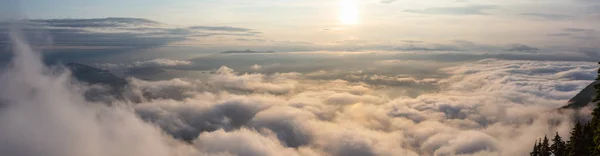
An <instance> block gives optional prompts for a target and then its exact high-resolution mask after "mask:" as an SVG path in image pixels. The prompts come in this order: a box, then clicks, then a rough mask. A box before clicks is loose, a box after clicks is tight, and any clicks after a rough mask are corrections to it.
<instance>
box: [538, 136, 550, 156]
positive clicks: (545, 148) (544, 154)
mask: <svg viewBox="0 0 600 156" xmlns="http://www.w3.org/2000/svg"><path fill="white" fill-rule="evenodd" d="M540 148H541V149H540V156H550V155H552V151H551V150H550V143H549V142H548V137H546V136H544V141H543V142H542V145H541V147H540Z"/></svg>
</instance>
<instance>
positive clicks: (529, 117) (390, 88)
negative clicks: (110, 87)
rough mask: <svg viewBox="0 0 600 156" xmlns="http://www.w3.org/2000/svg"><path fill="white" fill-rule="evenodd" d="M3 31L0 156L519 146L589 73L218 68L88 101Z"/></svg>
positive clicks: (546, 126)
mask: <svg viewBox="0 0 600 156" xmlns="http://www.w3.org/2000/svg"><path fill="white" fill-rule="evenodd" d="M10 35H11V39H12V40H11V41H12V43H13V45H12V50H13V52H14V57H13V58H12V61H11V63H10V65H8V66H7V67H6V68H5V69H3V70H2V73H1V74H0V86H2V87H3V89H1V90H0V153H3V154H2V155H14V156H17V155H18V156H40V155H45V156H82V155H87V156H108V155H110V156H154V155H155V156H165V155H178V156H196V155H214V156H235V155H239V156H279V155H290V156H291V155H298V156H305V155H307V156H312V155H314V156H317V155H332V156H370V155H373V156H375V155H382V156H396V155H403V156H410V155H437V156H446V155H507V156H508V155H526V154H528V152H529V151H530V149H531V148H532V147H533V142H534V141H535V140H536V139H537V138H539V137H542V136H543V135H554V134H555V132H558V133H559V134H560V135H562V136H568V134H569V131H570V128H571V126H572V125H573V123H572V121H573V118H572V117H573V115H574V114H576V113H582V114H587V113H589V112H590V110H589V108H584V109H583V110H581V111H580V112H573V111H562V112H558V111H555V109H556V108H558V107H561V106H564V105H565V104H566V101H567V100H568V99H570V98H571V97H573V96H574V95H575V94H576V93H578V92H579V91H580V90H581V89H582V88H584V87H585V86H586V85H587V84H589V83H590V82H591V81H592V80H593V79H594V78H595V72H596V69H597V64H596V63H591V62H577V61H571V62H562V61H528V60H502V59H482V60H478V61H463V62H455V63H442V62H440V64H443V66H440V65H435V62H434V63H432V62H431V61H429V62H427V61H422V60H421V61H419V60H409V61H407V60H396V59H382V60H374V61H373V60H369V61H368V62H372V63H373V66H371V67H373V68H367V69H365V70H356V71H354V70H347V71H346V70H343V71H340V70H336V68H335V66H334V67H331V65H327V68H322V69H317V70H315V69H311V70H308V69H307V70H306V71H298V72H294V71H289V70H293V69H294V68H293V67H295V66H292V67H289V68H286V69H285V70H281V69H279V70H276V71H275V70H270V71H269V69H274V68H277V66H280V65H279V64H262V65H259V64H256V65H252V66H248V67H247V68H246V69H247V70H248V71H244V72H237V71H236V70H234V69H232V68H230V67H227V66H222V67H220V68H218V69H215V70H214V71H213V72H211V73H208V77H207V78H205V79H193V78H172V79H166V80H156V81H149V80H142V79H137V78H129V79H128V81H129V83H130V86H129V87H128V89H127V91H126V92H125V93H124V97H125V98H124V99H120V100H116V99H113V100H111V101H110V102H99V101H96V102H92V101H88V100H86V99H85V98H84V96H83V95H82V93H83V92H84V91H85V90H87V89H89V88H90V86H88V85H87V84H85V83H80V82H76V81H75V80H74V79H73V78H72V77H71V76H70V73H69V72H68V71H66V70H64V69H62V68H60V67H54V66H53V67H48V66H46V65H44V64H43V63H42V61H41V58H40V55H39V53H38V52H36V51H34V50H32V48H31V47H30V46H29V45H28V44H27V43H26V42H25V40H24V39H22V38H21V36H22V35H20V34H19V33H18V32H11V34H10ZM426 62H427V63H426ZM192 64H198V62H190V61H178V60H166V59H157V60H149V61H140V62H134V63H132V64H123V65H112V66H106V67H110V68H134V67H142V66H149V67H166V66H180V65H185V66H188V65H192ZM360 66H364V64H360ZM409 66H418V67H422V66H433V67H431V68H428V69H434V70H435V72H436V74H435V75H434V74H432V75H431V76H427V75H428V74H421V75H415V74H412V75H411V74H408V75H402V74H399V73H390V72H385V71H387V70H394V71H403V72H405V73H410V72H413V73H419V71H418V70H416V69H419V68H418V67H413V68H411V69H409V68H408V67H409ZM402 67H406V68H402ZM261 71H262V72H261ZM267 71H268V72H267ZM374 71H381V72H374ZM423 72H431V71H423ZM423 88H426V89H423ZM411 90H419V91H418V92H411ZM131 99H136V100H131Z"/></svg>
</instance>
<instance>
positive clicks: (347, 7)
mask: <svg viewBox="0 0 600 156" xmlns="http://www.w3.org/2000/svg"><path fill="white" fill-rule="evenodd" d="M339 1H340V15H339V16H340V17H339V18H340V21H341V22H342V23H343V24H348V25H350V24H357V23H358V3H357V2H356V0H339Z"/></svg>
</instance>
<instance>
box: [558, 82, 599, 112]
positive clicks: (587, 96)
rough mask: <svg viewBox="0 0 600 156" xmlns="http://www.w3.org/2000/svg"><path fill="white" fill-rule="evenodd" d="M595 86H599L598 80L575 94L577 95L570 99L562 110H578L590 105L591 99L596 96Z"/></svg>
mask: <svg viewBox="0 0 600 156" xmlns="http://www.w3.org/2000/svg"><path fill="white" fill-rule="evenodd" d="M597 84H600V80H596V81H594V82H592V83H590V84H589V85H588V86H587V87H585V88H584V89H583V90H581V91H580V92H579V93H577V95H575V96H574V97H573V98H571V100H569V102H568V103H567V105H566V106H564V107H562V108H571V109H578V108H582V107H585V106H587V105H588V104H590V103H591V102H592V99H594V97H595V96H596V88H595V87H594V86H596V85H597Z"/></svg>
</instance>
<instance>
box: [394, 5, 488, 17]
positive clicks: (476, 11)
mask: <svg viewBox="0 0 600 156" xmlns="http://www.w3.org/2000/svg"><path fill="white" fill-rule="evenodd" d="M495 8H498V7H497V6H495V5H470V6H463V7H434V8H425V9H421V10H414V9H411V10H404V11H405V12H409V13H415V14H432V15H488V13H486V12H485V11H486V10H491V9H495Z"/></svg>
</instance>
